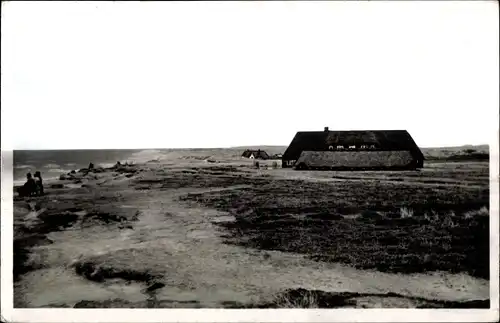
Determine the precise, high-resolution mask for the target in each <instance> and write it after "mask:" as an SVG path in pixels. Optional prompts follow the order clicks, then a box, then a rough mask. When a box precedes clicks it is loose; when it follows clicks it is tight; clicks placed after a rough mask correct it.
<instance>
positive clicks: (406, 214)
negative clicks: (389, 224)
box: [399, 207, 413, 219]
mask: <svg viewBox="0 0 500 323" xmlns="http://www.w3.org/2000/svg"><path fill="white" fill-rule="evenodd" d="M399 212H400V213H401V218H402V219H406V218H411V217H412V216H413V210H412V209H408V208H406V207H402V208H401V209H399Z"/></svg>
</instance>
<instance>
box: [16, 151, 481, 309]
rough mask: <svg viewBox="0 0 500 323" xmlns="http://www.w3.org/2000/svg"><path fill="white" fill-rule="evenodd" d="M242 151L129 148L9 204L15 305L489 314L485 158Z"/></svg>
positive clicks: (35, 306) (53, 181) (37, 306)
mask: <svg viewBox="0 0 500 323" xmlns="http://www.w3.org/2000/svg"><path fill="white" fill-rule="evenodd" d="M278 152H281V151H276V153H278ZM271 153H272V152H271ZM240 155H241V151H240V150H238V149H214V150H203V149H200V150H183V151H155V150H152V151H139V152H136V153H135V155H133V156H132V155H131V157H130V158H128V160H129V161H130V163H127V164H125V163H124V162H123V163H122V164H121V165H118V166H117V165H114V163H108V164H105V165H104V166H102V165H101V166H96V167H95V169H93V170H88V169H85V168H83V169H74V173H71V170H69V171H68V172H67V173H64V174H62V175H64V176H63V178H64V179H63V180H60V179H54V180H52V181H51V182H48V183H47V184H46V188H45V191H46V195H44V196H41V197H32V198H26V199H21V198H19V197H15V198H14V279H15V282H14V283H15V284H14V306H15V307H27V308H40V307H73V308H78V307H100V308H102V307H110V308H120V307H122V308H123V307H126V308H131V307H132V308H148V307H152V308H179V307H183V308H199V307H205V308H206V307H209V308H276V307H331V308H335V307H347V308H380V307H403V308H412V307H413V308H414V307H428V308H443V307H454V308H456V307H469V308H470V307H476V308H477V307H481V308H485V307H486V308H487V307H489V271H488V268H489V254H488V252H489V249H488V243H489V238H488V237H489V226H488V222H489V211H488V208H489V168H488V162H484V161H461V162H439V163H438V162H436V163H428V164H426V166H425V167H424V169H423V170H422V171H420V172H412V171H408V172H395V171H390V172H377V171H368V172H333V171H324V172H311V171H294V170H291V169H282V168H280V167H279V166H280V161H273V160H266V161H259V163H260V164H259V167H258V168H257V167H256V166H255V164H254V162H253V161H251V160H248V159H243V158H241V156H240ZM113 157H116V156H113ZM89 162H95V163H96V165H98V163H97V162H96V161H95V160H88V161H86V162H85V163H86V164H88V163H89Z"/></svg>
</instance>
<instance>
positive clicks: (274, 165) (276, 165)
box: [272, 161, 278, 169]
mask: <svg viewBox="0 0 500 323" xmlns="http://www.w3.org/2000/svg"><path fill="white" fill-rule="evenodd" d="M272 167H273V169H276V168H278V162H276V161H273V164H272Z"/></svg>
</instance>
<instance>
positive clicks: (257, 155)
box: [241, 149, 269, 159]
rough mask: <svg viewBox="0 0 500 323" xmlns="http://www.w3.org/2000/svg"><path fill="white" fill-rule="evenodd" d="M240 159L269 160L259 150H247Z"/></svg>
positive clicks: (263, 152)
mask: <svg viewBox="0 0 500 323" xmlns="http://www.w3.org/2000/svg"><path fill="white" fill-rule="evenodd" d="M241 157H243V158H250V159H269V155H268V154H267V153H266V152H265V151H264V150H260V149H257V150H251V149H247V150H245V151H244V152H243V154H242V155H241Z"/></svg>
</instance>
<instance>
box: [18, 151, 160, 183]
mask: <svg viewBox="0 0 500 323" xmlns="http://www.w3.org/2000/svg"><path fill="white" fill-rule="evenodd" d="M157 154H160V151H158V150H132V149H126V150H110V149H106V150H103V149H101V150H14V152H13V155H14V156H13V157H14V160H13V170H14V185H19V184H23V183H24V182H25V181H26V174H27V173H31V174H32V175H33V174H34V173H35V172H36V171H40V172H41V173H42V178H43V179H44V181H47V180H49V181H50V180H54V179H57V178H59V176H60V175H61V174H67V173H69V172H70V171H72V170H76V171H77V170H79V169H81V168H86V167H88V165H89V163H93V164H94V165H95V166H102V167H110V166H113V165H114V164H116V162H117V161H120V162H122V163H124V162H127V161H128V162H141V161H144V159H145V158H146V159H147V158H149V159H154V158H155V155H157Z"/></svg>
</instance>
